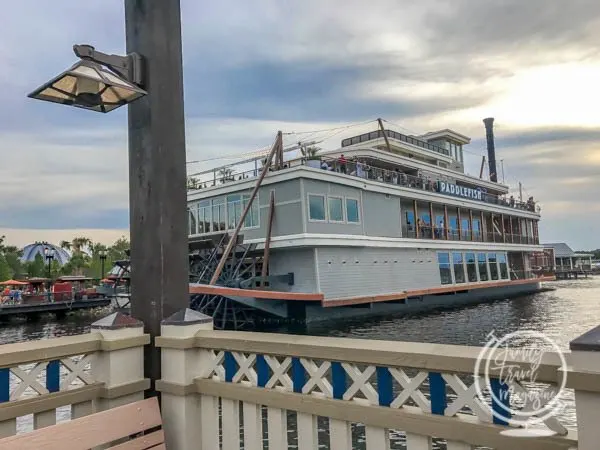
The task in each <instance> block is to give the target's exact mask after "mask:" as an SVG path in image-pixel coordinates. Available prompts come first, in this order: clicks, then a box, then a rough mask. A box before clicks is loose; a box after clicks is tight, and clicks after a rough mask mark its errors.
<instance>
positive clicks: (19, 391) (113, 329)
mask: <svg viewBox="0 0 600 450" xmlns="http://www.w3.org/2000/svg"><path fill="white" fill-rule="evenodd" d="M116 317H117V315H112V316H109V317H107V318H105V319H103V320H102V321H99V322H97V325H96V326H93V327H92V331H91V332H90V333H88V334H81V335H76V336H67V337H59V338H54V339H44V340H38V341H29V342H22V343H17V344H5V345H1V346H0V438H2V437H8V436H12V435H15V434H16V433H17V432H26V431H27V430H28V429H31V428H33V429H39V428H43V427H47V426H49V425H54V424H55V423H56V422H57V417H58V420H59V421H64V420H69V419H71V418H73V419H74V418H79V417H83V416H85V415H88V414H91V413H93V412H96V411H103V410H106V409H110V408H113V407H115V406H119V405H121V404H125V403H129V402H134V401H137V400H142V399H143V398H144V391H145V390H146V389H148V387H149V381H148V380H145V379H144V377H143V347H144V345H146V344H148V343H149V342H150V337H149V336H148V335H144V334H143V328H142V324H141V323H140V322H137V321H134V320H133V319H131V318H127V317H126V318H125V319H124V321H125V323H126V325H127V326H126V327H123V326H122V325H123V324H122V323H121V324H119V323H114V320H113V319H115V318H116ZM135 322H137V325H136V323H135ZM31 415H33V420H32V419H31ZM32 422H33V423H32ZM65 448H68V444H67V443H65Z"/></svg>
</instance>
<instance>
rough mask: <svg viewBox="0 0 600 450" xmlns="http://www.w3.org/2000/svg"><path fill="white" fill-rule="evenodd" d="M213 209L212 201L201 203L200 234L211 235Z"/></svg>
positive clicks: (199, 215)
mask: <svg viewBox="0 0 600 450" xmlns="http://www.w3.org/2000/svg"><path fill="white" fill-rule="evenodd" d="M211 224H212V208H211V206H210V200H208V201H203V202H200V208H198V234H202V233H210V232H211V230H212V228H211Z"/></svg>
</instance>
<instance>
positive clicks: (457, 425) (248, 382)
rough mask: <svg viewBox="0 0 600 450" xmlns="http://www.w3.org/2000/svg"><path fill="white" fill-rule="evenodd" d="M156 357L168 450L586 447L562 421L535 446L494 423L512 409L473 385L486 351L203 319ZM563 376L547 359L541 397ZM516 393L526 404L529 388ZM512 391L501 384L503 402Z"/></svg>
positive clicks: (541, 429) (179, 330)
mask: <svg viewBox="0 0 600 450" xmlns="http://www.w3.org/2000/svg"><path fill="white" fill-rule="evenodd" d="M157 345H158V346H160V347H161V348H162V355H163V356H162V361H163V374H162V380H160V381H159V382H158V383H157V387H158V389H159V390H160V391H161V392H162V405H163V416H164V418H165V429H166V430H167V431H166V433H167V444H168V445H169V446H171V447H173V448H177V449H181V450H186V449H197V448H200V449H202V450H217V449H220V448H222V449H224V450H225V449H226V450H238V449H240V448H244V450H255V449H256V450H258V449H262V448H263V441H266V442H267V448H269V449H277V450H279V449H286V448H288V447H291V448H299V449H301V450H313V449H317V448H319V446H318V444H319V443H320V444H322V445H325V448H331V449H332V450H338V449H339V450H342V449H343V450H349V449H354V448H365V449H367V450H374V449H377V450H380V449H387V448H389V447H390V438H391V439H392V440H398V441H402V442H405V444H406V447H407V449H408V450H422V449H431V448H433V447H432V446H433V444H434V443H435V444H436V445H438V448H447V449H449V450H467V449H474V448H492V449H514V448H525V447H523V445H526V448H527V449H531V450H536V449H540V450H542V449H543V450H549V449H568V448H575V447H577V445H578V442H577V440H578V439H577V434H578V433H577V431H576V430H568V429H567V428H565V427H564V426H563V425H562V424H561V423H560V422H559V420H558V419H557V418H556V417H548V418H545V420H544V421H543V422H541V423H540V424H539V425H538V427H537V429H536V430H533V431H532V430H528V433H529V434H531V433H532V432H535V434H536V436H537V437H529V438H527V439H526V440H524V439H525V438H523V437H521V436H518V434H520V433H515V432H514V431H517V428H516V427H515V425H514V424H507V423H506V422H505V421H503V420H502V419H501V418H497V417H495V416H494V415H493V414H492V411H493V410H494V409H499V408H502V407H503V406H507V405H508V402H509V400H508V399H505V401H503V400H497V399H496V400H492V399H490V398H489V397H490V396H489V394H490V393H489V389H488V387H487V385H484V384H485V383H483V382H482V378H481V377H474V376H473V370H474V367H475V363H476V360H477V357H478V355H479V354H480V351H481V349H480V348H476V347H463V346H452V345H437V344H435V345H434V344H422V343H411V342H389V341H374V340H356V339H340V338H322V337H313V336H295V335H281V334H270V333H243V332H228V331H213V330H212V324H211V323H210V322H209V321H205V322H202V320H201V319H200V318H197V320H196V321H191V322H190V323H189V324H187V325H186V324H184V323H180V324H177V325H175V324H165V325H163V328H162V336H161V337H160V338H157ZM566 356H567V360H568V361H569V360H570V358H571V356H572V355H570V354H567V355H566ZM508 363H514V364H516V365H519V364H521V365H523V366H524V365H525V361H518V360H511V361H508ZM560 367H561V366H560V361H559V357H558V355H557V354H552V353H548V354H545V355H544V359H543V360H542V364H541V365H540V366H539V367H538V368H537V372H538V374H539V375H538V379H537V380H536V384H537V385H538V386H537V388H538V389H539V386H540V385H545V386H553V385H556V384H557V380H559V377H560V375H561V370H560ZM578 375H579V376H582V377H583V378H585V381H583V380H577V377H575V381H574V384H571V387H577V386H578V385H579V386H584V383H585V385H586V386H587V385H591V384H593V383H594V382H598V381H600V377H598V375H597V374H591V373H585V374H583V373H578ZM477 384H479V387H480V388H481V389H480V390H481V391H482V392H483V397H482V396H479V395H477ZM515 384H517V386H513V388H514V389H517V390H520V391H521V392H522V391H523V390H525V389H527V388H528V387H527V386H525V385H522V384H519V383H516V382H515ZM507 388H508V386H506V385H503V384H501V383H500V381H499V380H498V379H492V380H491V389H492V390H494V391H495V393H496V394H502V393H503V392H505V391H506V390H507ZM496 397H497V398H500V399H502V398H503V397H502V395H496ZM500 403H504V404H503V405H501V404H500ZM599 405H600V404H599ZM513 418H514V417H513ZM521 434H522V433H521ZM580 448H585V450H587V447H580ZM589 448H590V450H591V449H592V448H593V447H589Z"/></svg>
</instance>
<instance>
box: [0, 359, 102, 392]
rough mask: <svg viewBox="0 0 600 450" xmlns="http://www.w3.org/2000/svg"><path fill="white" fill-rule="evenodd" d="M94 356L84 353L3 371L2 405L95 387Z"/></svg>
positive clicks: (1, 379) (1, 386)
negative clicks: (80, 388) (84, 387)
mask: <svg viewBox="0 0 600 450" xmlns="http://www.w3.org/2000/svg"><path fill="white" fill-rule="evenodd" d="M94 356H95V354H94V353H90V354H81V355H75V356H69V357H65V358H61V359H56V360H52V361H41V362H35V363H30V364H26V365H17V366H14V367H5V368H1V369H0V403H4V402H8V401H17V400H21V399H24V398H31V397H35V396H39V395H45V394H49V393H53V392H60V391H66V390H69V389H74V388H78V387H81V386H86V385H91V384H93V383H94V382H95V380H94V379H93V377H92V375H91V373H90V368H91V364H92V361H93V358H94Z"/></svg>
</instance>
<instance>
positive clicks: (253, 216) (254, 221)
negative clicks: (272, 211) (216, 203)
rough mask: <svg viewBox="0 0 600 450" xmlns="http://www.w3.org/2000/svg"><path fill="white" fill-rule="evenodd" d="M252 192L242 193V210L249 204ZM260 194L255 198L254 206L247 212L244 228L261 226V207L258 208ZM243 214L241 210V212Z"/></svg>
mask: <svg viewBox="0 0 600 450" xmlns="http://www.w3.org/2000/svg"><path fill="white" fill-rule="evenodd" d="M250 197H251V196H250V194H243V195H242V210H243V209H244V208H245V207H246V205H248V203H249V202H250ZM258 205H259V203H258V195H257V196H256V197H255V198H254V201H253V202H252V206H251V207H250V211H248V214H246V218H245V219H244V228H256V227H259V226H260V216H259V208H258ZM240 216H241V212H240Z"/></svg>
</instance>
